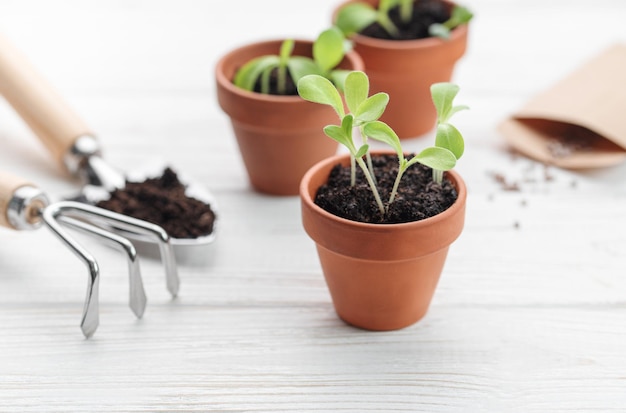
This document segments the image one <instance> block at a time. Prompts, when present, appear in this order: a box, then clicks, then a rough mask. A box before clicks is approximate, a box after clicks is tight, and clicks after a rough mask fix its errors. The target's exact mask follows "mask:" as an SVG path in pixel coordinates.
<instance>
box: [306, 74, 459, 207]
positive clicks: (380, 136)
mask: <svg viewBox="0 0 626 413" xmlns="http://www.w3.org/2000/svg"><path fill="white" fill-rule="evenodd" d="M458 92H459V87H458V86H457V85H454V84H452V83H436V84H434V85H432V86H431V94H432V98H433V103H434V105H435V107H436V110H437V114H438V120H437V135H436V138H435V146H432V147H429V148H426V149H424V150H423V151H421V152H420V153H419V154H417V155H415V156H413V157H412V158H411V159H409V160H407V159H406V158H405V157H404V151H403V150H402V145H401V143H400V139H399V138H398V135H397V134H396V133H395V132H394V131H393V129H392V128H391V127H390V126H389V125H387V124H386V123H384V122H381V121H379V120H378V119H379V118H380V116H381V115H382V114H383V112H384V111H385V108H386V107H387V103H388V102H389V96H388V95H387V94H386V93H382V92H380V93H377V94H375V95H372V96H369V97H368V93H369V80H368V78H367V75H365V73H363V72H351V73H350V74H348V76H347V77H346V81H345V86H344V95H345V101H346V105H347V106H348V110H349V113H347V114H346V113H345V110H344V106H343V102H342V100H341V95H340V94H339V91H338V90H337V88H336V87H335V86H334V85H333V84H332V83H331V82H329V81H328V80H327V79H325V78H323V77H321V76H318V75H308V76H305V77H303V78H302V79H300V82H298V93H299V94H300V96H301V97H302V98H303V99H305V100H308V101H311V102H315V103H320V104H324V105H329V106H331V107H332V108H333V109H334V110H335V112H336V113H337V115H338V116H339V119H340V121H341V125H328V126H326V127H325V128H324V133H325V134H326V135H327V136H329V137H330V138H332V139H334V140H336V141H337V142H339V143H340V144H342V145H344V146H345V147H346V148H347V149H348V151H349V152H350V156H351V161H352V182H351V184H352V185H355V166H354V163H355V162H356V164H358V165H359V167H360V168H361V169H362V170H363V173H364V175H365V178H366V180H367V182H368V184H369V186H370V188H371V190H372V193H373V195H374V199H375V200H376V204H377V206H378V209H379V210H380V212H381V214H383V215H384V214H385V213H386V211H387V209H388V206H389V205H390V204H391V203H392V202H393V201H394V200H395V197H396V194H397V190H398V186H399V184H400V181H401V179H402V176H403V174H404V173H405V172H406V170H407V169H408V168H409V167H410V166H411V165H414V164H415V163H421V164H423V165H426V166H428V167H430V168H432V170H433V180H435V181H436V182H437V183H439V184H441V182H442V179H443V172H444V171H447V170H450V169H452V168H454V166H455V165H456V161H457V160H458V159H459V158H460V157H461V156H462V155H463V151H464V142H463V137H462V135H461V133H460V132H459V131H458V129H456V128H455V127H454V126H452V125H451V124H450V123H449V119H450V117H452V115H454V114H455V113H456V112H458V111H460V110H463V109H467V107H466V106H454V105H453V100H454V98H455V96H456V95H457V94H458ZM356 127H358V128H359V129H360V130H361V135H362V137H363V144H362V145H361V146H359V147H358V148H357V146H356V145H355V144H354V140H353V130H354V128H356ZM367 138H372V139H375V140H378V141H381V142H383V143H386V144H387V145H389V146H391V147H392V148H393V149H394V150H395V152H396V154H397V155H398V161H399V168H398V174H397V176H396V179H395V182H394V185H393V188H392V191H391V193H390V196H389V200H388V201H387V204H386V205H387V206H386V207H385V204H383V202H382V200H381V198H380V195H379V191H378V189H377V187H376V182H375V181H376V180H375V176H374V169H373V168H372V165H371V162H370V163H369V164H366V163H365V161H363V157H366V158H368V156H369V145H368V144H367ZM368 159H371V158H368Z"/></svg>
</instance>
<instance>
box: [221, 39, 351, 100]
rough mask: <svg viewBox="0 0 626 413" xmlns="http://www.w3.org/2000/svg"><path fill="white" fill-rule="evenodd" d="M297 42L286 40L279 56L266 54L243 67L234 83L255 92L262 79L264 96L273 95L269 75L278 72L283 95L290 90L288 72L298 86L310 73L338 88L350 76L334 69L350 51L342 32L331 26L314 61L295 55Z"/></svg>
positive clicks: (318, 44)
mask: <svg viewBox="0 0 626 413" xmlns="http://www.w3.org/2000/svg"><path fill="white" fill-rule="evenodd" d="M294 45H295V42H294V40H293V39H287V40H285V41H284V42H283V43H282V44H281V46H280V51H279V54H278V55H266V56H260V57H257V58H255V59H252V60H251V61H249V62H248V63H246V64H245V65H243V66H242V67H241V68H240V69H239V70H238V71H237V73H236V75H235V79H234V80H233V83H234V84H235V85H236V86H238V87H240V88H242V89H245V90H248V91H254V87H255V85H256V84H257V82H258V81H259V80H260V84H261V90H260V91H261V93H265V94H268V93H269V92H270V76H271V74H272V72H273V71H274V70H276V72H277V92H278V94H279V95H284V94H285V93H286V88H287V86H286V85H287V73H289V75H290V76H291V78H292V80H293V81H294V83H295V84H298V81H299V80H300V79H301V78H302V77H304V76H306V75H309V74H316V75H320V76H324V77H326V78H327V79H330V80H332V81H333V82H334V83H335V84H337V85H338V86H339V87H343V82H344V81H345V77H346V76H347V74H348V72H349V71H347V70H340V69H335V67H336V66H337V65H338V64H339V63H340V62H341V61H342V60H343V58H344V56H345V54H346V52H347V51H348V50H349V48H350V44H349V42H347V41H346V39H345V37H344V35H343V34H342V32H341V30H339V29H338V28H336V27H332V28H330V29H327V30H325V31H323V32H322V33H321V34H320V35H319V36H318V37H317V39H316V40H315V42H314V43H313V58H310V57H305V56H293V55H292V53H293V49H294Z"/></svg>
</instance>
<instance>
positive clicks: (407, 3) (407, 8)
mask: <svg viewBox="0 0 626 413" xmlns="http://www.w3.org/2000/svg"><path fill="white" fill-rule="evenodd" d="M411 17H413V0H402V1H400V18H401V19H402V21H403V22H404V23H408V22H409V21H410V20H411Z"/></svg>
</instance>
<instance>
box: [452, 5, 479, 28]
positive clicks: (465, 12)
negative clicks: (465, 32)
mask: <svg viewBox="0 0 626 413" xmlns="http://www.w3.org/2000/svg"><path fill="white" fill-rule="evenodd" d="M473 17H474V14H473V13H472V12H471V11H470V10H469V9H468V8H467V7H463V6H459V5H455V6H454V8H453V9H452V15H451V16H450V19H449V20H452V21H453V23H454V25H453V26H451V27H450V26H448V27H449V28H450V29H454V28H455V27H457V26H460V25H461V24H465V23H468V22H469V21H470V20H472V18H473Z"/></svg>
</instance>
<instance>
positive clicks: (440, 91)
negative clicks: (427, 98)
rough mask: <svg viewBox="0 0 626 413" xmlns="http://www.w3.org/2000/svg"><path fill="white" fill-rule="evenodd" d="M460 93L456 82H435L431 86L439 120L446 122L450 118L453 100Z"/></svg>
mask: <svg viewBox="0 0 626 413" xmlns="http://www.w3.org/2000/svg"><path fill="white" fill-rule="evenodd" d="M458 93H459V87H458V86H457V85H455V84H454V83H448V82H442V83H433V84H432V85H431V86H430V94H431V96H432V99H433V103H434V104H435V109H436V110H437V118H438V119H437V121H438V122H439V123H445V122H447V121H448V119H449V118H450V111H451V110H452V102H453V101H454V98H455V97H456V95H457V94H458Z"/></svg>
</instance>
